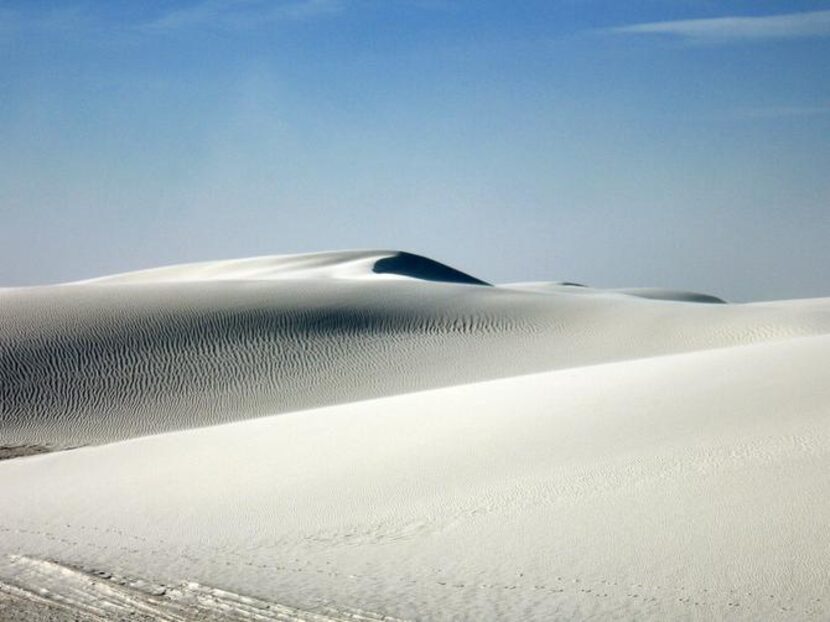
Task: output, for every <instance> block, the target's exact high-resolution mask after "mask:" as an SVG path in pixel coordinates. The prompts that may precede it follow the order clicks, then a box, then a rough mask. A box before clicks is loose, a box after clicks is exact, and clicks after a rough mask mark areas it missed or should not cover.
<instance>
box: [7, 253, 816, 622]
mask: <svg viewBox="0 0 830 622" xmlns="http://www.w3.org/2000/svg"><path fill="white" fill-rule="evenodd" d="M0 314H2V322H0V379H2V382H1V383H0V408H2V410H0V445H2V448H0V457H5V458H13V459H8V460H5V461H4V462H2V463H0V491H2V495H3V499H4V502H3V504H2V506H1V507H0V553H2V555H5V556H7V557H6V561H5V564H4V565H0V613H3V612H4V609H3V607H4V606H5V607H6V610H8V611H12V610H18V611H19V610H21V607H25V605H22V604H21V603H25V602H31V603H33V604H32V605H31V606H32V607H35V608H40V609H42V610H44V611H52V612H53V613H54V611H59V613H57V614H54V615H64V614H66V615H70V613H71V612H72V611H75V612H79V613H78V615H79V616H80V615H91V616H96V615H97V616H103V619H118V618H117V617H116V616H118V615H124V616H127V615H128V614H130V609H131V608H133V609H135V610H136V611H139V610H141V611H143V612H144V614H143V615H145V614H146V615H150V614H148V613H147V612H148V611H150V612H155V613H152V615H156V616H162V615H170V616H172V617H170V619H180V617H179V618H177V617H175V616H182V615H184V616H185V618H187V616H188V613H187V612H188V611H189V610H191V611H192V615H191V617H192V618H193V619H201V618H199V616H200V615H202V616H207V615H211V616H220V615H226V616H227V617H228V619H237V618H234V617H233V616H238V617H239V619H242V617H244V615H253V614H250V612H249V611H248V610H247V609H245V607H249V606H251V607H259V608H260V610H262V611H265V610H268V611H276V612H279V615H282V616H284V617H273V618H268V617H264V618H262V619H321V620H322V619H383V616H392V617H394V618H396V619H470V620H481V619H517V620H523V619H539V620H546V619H555V618H574V617H576V618H586V617H590V616H592V615H596V616H599V617H603V618H605V617H612V616H615V615H616V616H617V617H620V618H625V619H628V618H637V619H647V618H653V619H667V618H678V617H680V618H700V619H708V618H712V617H731V618H740V619H760V618H764V619H771V618H772V619H774V618H781V619H804V618H815V619H822V618H823V617H826V615H827V614H828V613H830V612H828V610H827V609H826V608H825V606H824V604H823V603H824V602H826V601H827V599H828V598H830V588H828V587H827V586H828V585H830V574H828V567H827V564H826V560H825V552H826V551H827V550H830V538H829V537H828V536H827V535H826V534H825V530H824V529H823V527H822V526H823V525H825V524H826V523H827V520H828V519H830V503H828V502H827V501H826V499H828V498H830V497H829V496H828V493H830V483H828V482H830V480H828V479H827V477H826V475H825V473H826V472H827V468H828V467H830V463H829V462H828V458H830V456H828V451H830V449H827V448H830V443H827V442H826V441H828V440H830V365H828V364H830V341H829V340H830V337H828V336H827V335H828V334H830V300H827V299H823V300H810V301H788V302H779V303H757V304H743V305H737V304H723V303H722V301H720V300H719V299H718V298H716V297H713V296H707V295H705V294H694V293H689V292H674V291H668V290H653V289H648V290H644V289H637V290H620V291H603V290H596V289H592V288H586V287H578V286H574V285H568V284H554V283H551V284H538V283H533V284H527V283H526V284H515V285H502V286H491V285H488V284H487V283H484V282H483V281H480V280H478V279H476V278H474V277H470V276H469V275H466V274H464V273H461V272H459V271H456V270H453V269H451V268H448V267H446V266H443V265H441V264H438V263H436V262H433V261H431V260H427V259H425V258H421V257H417V256H413V255H408V254H401V253H395V252H381V251H378V252H349V253H322V254H315V255H303V256H285V257H267V258H256V259H250V260H240V261H231V262H211V263H204V264H194V265H189V266H177V267H172V268H164V269H159V270H149V271H143V272H138V273H130V274H126V275H117V276H115V277H107V278H103V279H96V280H92V281H87V282H83V283H74V284H67V285H59V286H51V287H36V288H17V289H6V290H0ZM218 424H223V425H218ZM113 441H119V442H116V443H113ZM79 446H87V447H84V448H81V449H75V450H73V451H66V452H55V453H51V454H49V455H36V456H29V457H21V456H22V455H23V454H27V453H34V452H35V451H42V450H44V449H53V450H54V449H66V448H77V447H79ZM29 448H35V449H32V451H29ZM3 451H5V452H6V454H5V455H4V454H3V453H2V452H3ZM96 573H103V574H105V575H108V578H106V579H105V580H104V579H100V580H99V579H95V577H96V576H97V575H96ZM112 576H116V577H129V579H125V581H126V584H125V585H126V587H125V585H120V584H118V585H116V584H113V583H112V581H111V577H112ZM101 581H104V582H103V583H101ZM107 582H109V583H107ZM139 584H140V585H141V586H146V585H152V586H156V587H157V588H158V589H161V590H168V589H169V590H174V589H178V590H179V591H180V592H181V593H182V594H184V595H182V596H176V597H175V598H173V600H170V599H169V598H168V599H167V600H165V599H164V598H162V597H161V596H159V595H158V594H155V593H154V592H153V590H152V589H150V590H149V591H147V590H146V589H144V588H143V587H142V588H139V587H136V586H137V585H139ZM191 584H192V585H193V586H198V587H190V588H187V587H184V588H182V587H181V586H188V585H191ZM3 586H5V587H3ZM102 586H103V587H102ZM131 586H132V587H131ZM158 586H161V587H158ZM165 586H166V587H165ZM175 586H179V587H175ZM205 586H210V587H205ZM153 589H156V588H153ZM188 590H190V591H188ZM171 593H173V592H171ZM176 593H178V592H176ZM4 594H5V596H3V595H4ZM32 595H38V598H39V599H40V600H38V598H34V596H32ZM4 598H5V600H4ZM211 599H213V600H211ZM217 599H218V600H217ZM222 599H225V600H222ZM245 599H248V600H245ZM214 600H216V602H217V603H219V604H216V605H215V607H214V606H213V605H211V607H213V609H209V610H208V609H205V610H204V611H202V612H201V613H199V611H198V608H197V605H196V604H194V603H199V602H206V601H211V602H213V601H214ZM4 603H5V604H4ZM125 603H126V604H125ZM240 603H247V604H245V606H244V607H243V606H242V604H240ZM251 603H255V604H251ZM44 608H46V609H44ZM153 608H155V609H153ZM189 608H190V609H189ZM33 611H34V609H33ZM60 612H63V613H60ZM66 612H70V613H66ZM102 612H103V613H102ZM222 612H224V613H222ZM240 612H241V613H240ZM246 612H247V613H246ZM133 613H134V612H133ZM260 614H261V612H260ZM260 614H257V615H260ZM32 615H33V616H34V615H35V614H34V613H33V614H32ZM37 615H41V614H40V613H38V614H37ZM45 615H46V614H43V615H42V616H41V618H35V619H48V618H46V617H43V616H45ZM49 615H52V613H50V614H49ZM262 615H264V614H262ZM269 615H270V614H269ZM274 615H276V614H274ZM361 615H362V616H364V617H363V618H360V617H354V616H361ZM292 616H293V617H292ZM313 616H318V617H313ZM325 616H329V617H325ZM338 616H339V617H338ZM349 616H353V617H349ZM372 616H375V617H372ZM55 619H61V618H59V617H58V618H55ZM93 619H98V618H93ZM157 619H167V618H162V617H158V618H157Z"/></svg>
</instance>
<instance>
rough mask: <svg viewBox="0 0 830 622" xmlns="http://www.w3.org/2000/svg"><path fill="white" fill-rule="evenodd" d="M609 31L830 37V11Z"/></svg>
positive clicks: (727, 37)
mask: <svg viewBox="0 0 830 622" xmlns="http://www.w3.org/2000/svg"><path fill="white" fill-rule="evenodd" d="M606 32H613V33H619V34H631V35H666V36H674V37H680V38H683V39H689V40H696V41H712V42H723V41H752V40H764V39H795V38H802V37H826V36H830V10H828V11H809V12H803V13H787V14H782V15H767V16H763V17H715V18H710V19H686V20H677V21H668V22H649V23H645V24H631V25H628V26H619V27H616V28H610V29H607V30H606Z"/></svg>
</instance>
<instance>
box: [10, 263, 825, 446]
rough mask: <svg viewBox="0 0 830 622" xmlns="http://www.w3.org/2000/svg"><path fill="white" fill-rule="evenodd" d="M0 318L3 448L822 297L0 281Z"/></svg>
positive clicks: (419, 377)
mask: <svg viewBox="0 0 830 622" xmlns="http://www.w3.org/2000/svg"><path fill="white" fill-rule="evenodd" d="M0 319H2V321H0V445H2V446H4V447H6V448H12V449H11V450H9V451H10V455H16V454H15V450H14V447H20V446H35V445H36V446H38V447H43V446H46V447H51V448H65V447H72V446H78V445H84V444H90V443H100V442H107V441H114V440H119V439H125V438H130V437H135V436H140V435H146V434H152V433H159V432H165V431H169V430H175V429H184V428H190V427H196V426H204V425H211V424H216V423H221V422H226V421H234V420H239V419H244V418H250V417H256V416H261V415H266V414H275V413H280V412H288V411H294V410H301V409H307V408H312V407H316V406H322V405H327V404H333V403H339V402H344V401H352V400H360V399H369V398H375V397H381V396H387V395H392V394H397V393H402V392H410V391H415V390H423V389H430V388H435V387H440V386H447V385H453V384H460V383H465V382H473V381H479V380H485V379H492V378H497V377H504V376H510V375H516V374H522V373H531V372H536V371H543V370H548V369H556V368H562V367H568V366H575V365H587V364H595V363H603V362H609V361H617V360H623V359H627V358H633V357H643V356H655V355H663V354H671V353H674V352H685V351H690V350H696V349H704V348H713V347H728V346H732V345H739V344H743V343H751V342H757V341H766V340H772V339H784V338H789V337H796V336H801V335H806V334H817V333H824V332H828V331H830V312H828V305H826V304H825V305H811V306H809V307H808V308H807V309H806V311H798V309H795V310H793V309H791V308H778V307H775V306H767V307H765V306H758V307H754V306H753V305H695V304H690V303H672V302H665V301H652V300H644V299H639V298H633V297H630V296H622V295H619V294H614V295H611V294H605V295H603V294H598V295H591V296H586V295H568V294H562V293H545V294H543V293H532V292H519V291H512V290H508V289H502V288H497V287H481V286H475V285H460V284H447V283H438V282H426V281H415V280H411V281H407V280H400V281H394V280H393V281H390V280H376V281H375V280H371V279H368V280H363V281H346V280H334V279H332V280H324V279H307V280H293V281H291V280H282V281H279V280H277V281H244V280H237V281H216V282H181V283H140V284H109V285H98V284H85V285H72V286H53V287H41V288H26V289H13V290H5V291H4V292H3V293H2V294H0ZM701 326H703V327H704V328H703V329H701Z"/></svg>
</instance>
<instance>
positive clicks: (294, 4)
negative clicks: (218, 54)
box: [145, 0, 345, 31]
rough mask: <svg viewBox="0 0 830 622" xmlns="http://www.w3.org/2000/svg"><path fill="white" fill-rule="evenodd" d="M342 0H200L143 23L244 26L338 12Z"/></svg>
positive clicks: (170, 27)
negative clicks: (274, 1) (270, 0)
mask: <svg viewBox="0 0 830 622" xmlns="http://www.w3.org/2000/svg"><path fill="white" fill-rule="evenodd" d="M344 8H345V7H344V4H343V0H294V1H290V2H282V3H276V4H275V3H273V2H268V1H267V0H204V1H203V2H199V3H196V4H193V5H191V6H189V7H185V8H182V9H176V10H174V11H171V12H169V13H166V14H165V15H162V16H161V17H159V18H158V19H156V20H154V21H152V22H150V23H149V24H146V25H145V30H153V31H174V30H181V29H187V28H195V27H204V26H210V27H218V28H227V29H247V28H254V27H257V26H261V25H267V24H273V23H275V22H280V21H288V20H306V19H314V18H318V17H324V16H329V15H334V14H337V13H340V12H342V11H343V9H344Z"/></svg>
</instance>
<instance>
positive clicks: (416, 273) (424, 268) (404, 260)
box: [372, 252, 490, 285]
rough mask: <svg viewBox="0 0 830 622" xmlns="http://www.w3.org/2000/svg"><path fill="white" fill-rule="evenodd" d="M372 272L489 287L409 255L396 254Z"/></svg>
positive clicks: (471, 278) (457, 272)
mask: <svg viewBox="0 0 830 622" xmlns="http://www.w3.org/2000/svg"><path fill="white" fill-rule="evenodd" d="M372 271H373V272H376V273H377V274H400V275H401V276H409V277H412V278H415V279H422V280H424V281H441V282H444V283H464V284H467V285H490V283H487V282H485V281H482V280H480V279H477V278H475V277H473V276H470V275H469V274H465V273H464V272H461V271H460V270H456V269H455V268H450V267H449V266H445V265H444V264H442V263H438V262H437V261H433V260H432V259H427V258H426V257H421V256H420V255H413V254H411V253H404V252H400V253H396V254H394V255H392V256H391V257H385V258H383V259H379V260H378V261H377V262H375V266H374V268H372Z"/></svg>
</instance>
